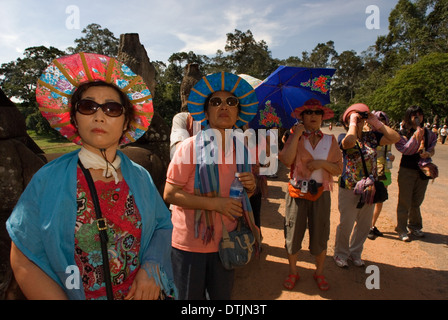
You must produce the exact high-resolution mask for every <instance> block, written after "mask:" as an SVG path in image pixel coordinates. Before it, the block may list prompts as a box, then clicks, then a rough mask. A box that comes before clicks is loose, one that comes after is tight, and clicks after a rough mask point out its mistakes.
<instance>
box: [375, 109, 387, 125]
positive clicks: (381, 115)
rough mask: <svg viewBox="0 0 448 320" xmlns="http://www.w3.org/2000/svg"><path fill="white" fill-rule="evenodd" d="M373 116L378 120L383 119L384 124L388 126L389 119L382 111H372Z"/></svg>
mask: <svg viewBox="0 0 448 320" xmlns="http://www.w3.org/2000/svg"><path fill="white" fill-rule="evenodd" d="M373 114H374V115H375V116H376V117H377V118H378V119H380V118H384V119H385V122H386V126H388V125H389V117H388V116H387V114H386V113H385V112H384V111H374V112H373Z"/></svg>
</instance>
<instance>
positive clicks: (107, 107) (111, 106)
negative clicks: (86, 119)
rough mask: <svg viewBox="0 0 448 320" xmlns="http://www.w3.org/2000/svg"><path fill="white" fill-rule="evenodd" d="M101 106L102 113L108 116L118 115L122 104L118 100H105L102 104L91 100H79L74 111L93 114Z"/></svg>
mask: <svg viewBox="0 0 448 320" xmlns="http://www.w3.org/2000/svg"><path fill="white" fill-rule="evenodd" d="M99 108H101V110H103V112H104V114H105V115H107V116H109V117H119V116H121V115H122V114H123V109H124V108H123V106H122V105H121V103H118V102H106V103H103V104H98V103H96V102H95V101H93V100H80V101H79V102H78V103H77V104H76V111H78V112H79V113H80V114H83V115H86V116H89V115H92V114H94V113H95V112H97V111H98V109H99Z"/></svg>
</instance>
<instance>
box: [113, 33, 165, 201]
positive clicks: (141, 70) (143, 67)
mask: <svg viewBox="0 0 448 320" xmlns="http://www.w3.org/2000/svg"><path fill="white" fill-rule="evenodd" d="M117 59H118V60H119V61H120V62H122V63H124V64H125V65H127V66H128V67H129V68H130V69H131V70H132V71H133V72H135V73H136V74H138V75H140V76H141V77H142V78H143V80H144V81H145V83H146V85H147V86H148V88H149V90H150V91H151V94H152V96H153V98H154V94H155V90H156V81H155V75H156V71H155V68H154V66H153V65H152V64H151V62H150V60H149V58H148V55H147V52H146V49H145V48H144V46H143V45H142V44H141V43H140V40H139V36H138V34H136V33H127V34H122V35H121V36H120V46H119V48H118V57H117ZM161 108H163V106H160V105H155V106H154V110H155V112H154V117H153V119H152V121H151V126H150V127H149V129H148V131H147V132H146V133H145V134H144V135H143V136H142V137H141V138H140V139H139V140H138V141H136V142H135V143H132V144H129V145H128V146H125V147H124V148H123V149H122V151H123V152H124V153H125V154H127V155H128V156H129V157H130V158H131V159H132V160H134V159H139V161H140V162H139V161H136V162H137V163H139V164H140V165H142V166H143V167H145V168H146V169H147V170H148V171H149V173H151V176H152V178H153V180H154V183H155V184H156V186H157V188H158V189H159V191H160V192H161V193H162V192H163V189H164V187H165V179H166V170H167V169H168V164H169V162H170V155H169V142H170V141H169V140H170V132H171V128H170V127H169V126H168V125H167V124H166V122H165V121H164V120H163V118H162V117H161V116H160V114H159V113H158V110H160V109H161ZM136 148H143V149H145V150H141V154H138V149H136Z"/></svg>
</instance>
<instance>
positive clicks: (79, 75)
mask: <svg viewBox="0 0 448 320" xmlns="http://www.w3.org/2000/svg"><path fill="white" fill-rule="evenodd" d="M94 81H104V82H106V83H111V84H115V85H116V86H117V87H118V88H119V89H120V90H121V91H122V92H123V93H125V94H126V95H127V97H128V98H129V100H130V101H131V103H132V105H133V108H134V119H131V121H130V123H129V125H128V129H127V130H126V132H124V134H123V137H122V139H121V140H120V145H124V144H128V143H131V142H134V141H136V140H137V139H138V138H140V137H141V136H142V135H143V134H144V133H145V132H146V130H147V129H148V127H149V125H150V123H151V119H152V117H153V115H154V109H153V103H152V96H151V92H150V91H149V89H148V87H147V86H146V84H145V83H144V81H143V79H142V77H141V76H138V75H136V74H135V73H134V72H132V71H131V69H129V67H127V66H126V65H124V64H122V63H120V62H119V61H117V60H116V59H114V58H111V57H107V56H104V55H100V54H94V53H77V54H73V55H69V56H63V57H60V58H57V59H55V60H53V62H52V63H51V64H50V65H49V66H48V67H47V68H46V69H45V71H44V72H43V74H42V76H41V77H40V79H39V80H38V83H37V88H36V100H37V103H38V105H39V110H40V112H41V113H42V115H43V116H44V117H45V118H46V119H47V120H48V122H49V123H50V125H51V127H52V128H54V129H56V130H57V131H59V133H60V134H61V135H63V136H64V137H66V138H67V139H68V140H70V141H72V142H74V143H76V144H79V145H81V144H82V142H81V137H80V136H79V134H78V130H77V129H76V127H75V126H74V125H73V124H72V123H70V108H71V102H70V100H71V97H72V95H73V93H74V92H75V91H76V89H77V88H78V87H79V86H80V85H81V84H84V83H87V82H94Z"/></svg>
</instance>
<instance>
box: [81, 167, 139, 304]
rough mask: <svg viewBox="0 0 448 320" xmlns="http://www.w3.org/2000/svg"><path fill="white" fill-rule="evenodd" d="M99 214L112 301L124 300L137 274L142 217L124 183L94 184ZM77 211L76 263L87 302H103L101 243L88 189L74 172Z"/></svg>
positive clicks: (82, 178) (83, 179) (104, 291)
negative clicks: (102, 221)
mask: <svg viewBox="0 0 448 320" xmlns="http://www.w3.org/2000/svg"><path fill="white" fill-rule="evenodd" d="M95 187H96V189H97V192H98V198H99V201H100V206H101V211H102V214H103V217H105V218H106V220H107V224H108V231H107V232H108V237H109V246H108V252H109V265H110V272H111V278H112V285H113V291H114V299H123V298H124V297H125V296H126V294H127V293H128V291H129V289H130V287H131V285H132V282H133V280H134V277H135V275H136V273H137V271H138V270H139V265H140V261H139V258H138V254H139V250H140V239H141V217H140V213H139V211H138V209H137V207H136V205H135V202H134V197H133V195H132V193H131V192H130V190H129V187H128V185H127V184H126V182H125V181H124V180H122V181H120V182H119V183H118V184H117V185H116V184H115V183H114V182H113V181H112V182H109V183H106V182H103V181H97V182H95ZM77 203H78V211H77V218H76V227H75V261H76V264H77V265H78V267H79V270H80V274H81V279H82V283H83V287H84V291H85V295H86V299H88V300H89V299H105V298H106V289H105V283H104V281H103V279H104V274H103V268H102V264H103V259H102V255H101V242H100V239H99V235H98V228H97V225H96V222H95V220H96V216H95V210H94V205H93V202H92V200H91V197H90V191H89V186H88V184H87V181H86V179H85V177H84V175H83V174H82V171H81V169H79V168H78V172H77Z"/></svg>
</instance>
